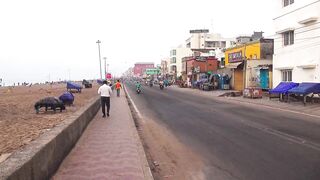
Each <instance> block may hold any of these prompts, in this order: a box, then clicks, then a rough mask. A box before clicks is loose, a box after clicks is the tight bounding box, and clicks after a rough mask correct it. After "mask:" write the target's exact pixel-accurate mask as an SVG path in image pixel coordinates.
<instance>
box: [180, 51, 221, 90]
mask: <svg viewBox="0 0 320 180" xmlns="http://www.w3.org/2000/svg"><path fill="white" fill-rule="evenodd" d="M182 69H183V70H182V80H183V81H185V82H188V84H189V86H190V85H191V84H193V83H194V82H195V81H198V80H200V78H201V77H203V76H205V75H207V74H215V73H216V72H217V69H218V60H217V58H216V57H214V56H190V57H184V58H183V60H182Z"/></svg>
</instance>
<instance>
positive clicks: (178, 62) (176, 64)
mask: <svg viewBox="0 0 320 180" xmlns="http://www.w3.org/2000/svg"><path fill="white" fill-rule="evenodd" d="M191 55H192V51H191V49H190V48H186V47H183V46H179V47H177V48H174V49H171V51H170V61H169V69H168V70H169V76H170V77H171V78H170V79H175V80H176V79H177V77H180V76H181V75H182V74H181V70H182V58H184V57H187V56H191Z"/></svg>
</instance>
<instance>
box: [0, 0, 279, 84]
mask: <svg viewBox="0 0 320 180" xmlns="http://www.w3.org/2000/svg"><path fill="white" fill-rule="evenodd" d="M275 2H277V0H269V1H262V0H241V1H238V0H223V1H222V0H158V1H155V0H114V1H111V0H110V1H108V0H90V1H89V0H54V1H53V0H52V1H48V0H2V1H1V2H0V24H1V26H0V78H2V79H3V80H4V82H5V83H6V84H12V83H13V82H24V81H26V82H44V81H47V80H51V81H52V80H53V81H56V80H59V79H61V80H64V79H69V75H70V78H71V79H73V80H82V79H83V78H86V79H93V78H95V79H96V78H98V77H99V74H100V72H99V55H98V46H97V43H96V41H97V40H98V39H99V40H101V41H102V43H101V57H102V58H103V57H107V61H108V64H110V65H109V71H111V73H113V74H116V75H121V74H122V73H123V72H124V71H125V70H126V69H127V68H128V67H130V66H133V64H134V63H135V62H142V61H148V62H150V61H151V62H155V63H160V60H161V59H162V58H165V57H168V56H169V53H170V49H171V48H172V47H175V46H178V45H179V44H182V43H183V42H184V41H185V40H186V39H187V38H188V37H189V30H190V29H201V28H208V29H210V32H212V30H213V32H214V33H221V34H222V36H224V37H236V36H237V35H239V34H252V33H253V31H264V32H265V35H272V34H274V31H273V24H272V18H273V17H275V14H274V6H275ZM102 60H103V59H102Z"/></svg>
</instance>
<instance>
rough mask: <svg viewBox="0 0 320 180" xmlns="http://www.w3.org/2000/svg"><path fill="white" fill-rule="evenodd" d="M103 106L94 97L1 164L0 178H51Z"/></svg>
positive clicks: (26, 179) (28, 179)
mask: <svg viewBox="0 0 320 180" xmlns="http://www.w3.org/2000/svg"><path fill="white" fill-rule="evenodd" d="M99 108H100V101H99V98H97V97H96V98H93V99H92V100H91V101H90V102H89V103H88V104H87V105H86V106H84V107H82V108H81V109H79V110H78V111H77V112H75V113H74V114H72V115H71V116H70V117H69V118H67V119H66V120H64V121H63V122H62V123H61V124H59V125H57V126H56V127H54V128H53V129H51V130H50V131H48V132H46V133H44V134H42V135H41V136H40V137H39V138H38V139H36V140H35V141H33V142H31V143H30V144H29V145H27V146H26V147H24V148H23V149H22V150H21V151H17V152H15V153H13V154H12V155H11V156H10V157H9V158H8V159H7V160H5V161H4V162H2V163H0V179H1V180H2V179H9V180H10V179H14V180H19V179H23V180H32V179H50V177H51V176H53V175H54V173H55V172H56V171H57V169H58V168H59V166H60V163H61V162H62V161H63V159H64V158H65V157H66V156H67V155H68V153H69V152H70V151H71V149H72V148H73V147H74V145H75V144H76V143H77V141H78V139H79V138H80V136H81V135H82V133H83V131H84V130H85V129H86V127H87V125H88V124H89V123H90V121H91V120H92V119H93V118H94V116H95V115H96V113H97V112H98V110H99Z"/></svg>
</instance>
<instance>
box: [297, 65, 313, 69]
mask: <svg viewBox="0 0 320 180" xmlns="http://www.w3.org/2000/svg"><path fill="white" fill-rule="evenodd" d="M316 66H317V65H316V64H303V65H299V66H297V67H298V68H302V69H315V68H316Z"/></svg>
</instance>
